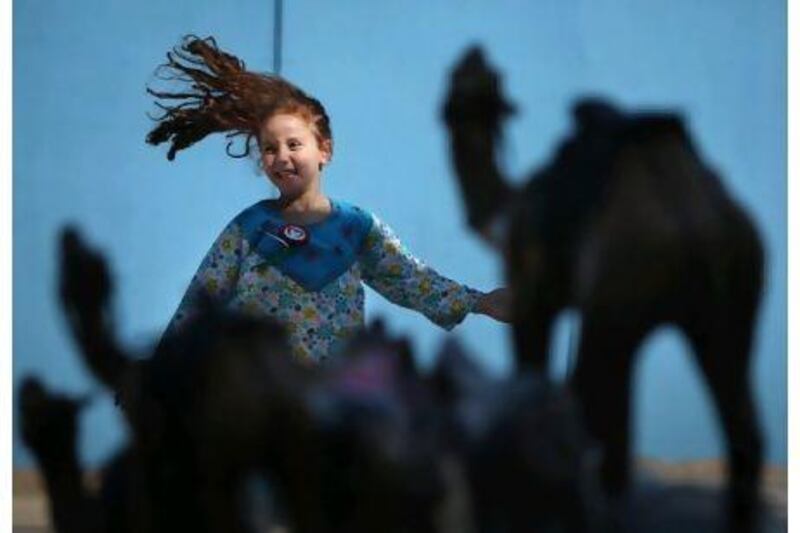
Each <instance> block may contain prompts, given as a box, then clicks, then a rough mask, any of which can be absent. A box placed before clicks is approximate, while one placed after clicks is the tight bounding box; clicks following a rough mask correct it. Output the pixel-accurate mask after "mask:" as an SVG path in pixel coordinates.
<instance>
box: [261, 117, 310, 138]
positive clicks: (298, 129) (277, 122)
mask: <svg viewBox="0 0 800 533" xmlns="http://www.w3.org/2000/svg"><path fill="white" fill-rule="evenodd" d="M313 134H314V130H313V129H312V128H311V125H310V124H309V123H308V121H306V119H304V118H303V117H301V116H298V115H293V114H288V113H278V114H276V115H272V116H271V117H269V118H268V119H266V120H265V121H264V123H263V124H262V126H261V135H262V136H264V137H285V136H290V135H294V136H296V135H313Z"/></svg>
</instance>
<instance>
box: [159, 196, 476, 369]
mask: <svg viewBox="0 0 800 533" xmlns="http://www.w3.org/2000/svg"><path fill="white" fill-rule="evenodd" d="M331 205H332V211H331V214H330V215H329V216H328V217H327V218H326V219H325V220H323V221H322V222H319V223H317V224H311V225H307V226H304V227H302V230H300V231H301V232H306V231H307V233H308V234H309V237H310V241H311V243H313V246H298V247H294V246H288V245H286V243H285V242H283V243H282V244H283V245H284V246H280V245H278V244H275V242H276V241H282V240H285V239H282V238H280V231H279V230H283V229H285V227H286V225H285V224H284V225H282V226H281V224H282V222H283V221H282V218H281V215H280V211H279V210H278V209H277V207H276V206H275V205H274V203H273V202H271V201H268V200H267V201H261V202H258V203H256V204H255V205H253V206H251V207H249V208H248V209H245V210H244V211H242V213H240V214H239V215H237V216H236V217H235V218H234V219H233V220H232V221H231V222H230V223H229V224H228V225H227V226H226V227H225V229H224V230H223V231H222V233H221V234H220V236H219V237H218V238H217V240H216V241H215V242H214V244H213V245H212V246H211V249H210V250H209V252H208V254H207V255H206V256H205V258H204V259H203V261H202V263H201V264H200V267H199V269H198V270H197V273H196V274H195V275H194V277H193V278H192V281H191V284H190V285H189V288H188V289H187V291H186V294H185V295H184V297H183V300H182V301H181V303H180V305H179V307H178V310H177V311H176V312H175V316H174V317H173V318H172V321H171V322H170V324H169V326H168V327H167V334H171V333H173V332H174V331H176V330H178V329H180V327H181V326H182V325H184V324H185V323H186V322H187V321H188V320H190V319H191V317H192V315H193V314H194V313H196V312H197V310H198V308H199V303H198V302H199V301H200V297H201V296H202V295H203V293H205V295H208V296H211V298H212V299H213V300H214V301H216V302H219V303H222V304H224V305H226V306H228V308H230V309H234V310H238V311H241V312H244V313H247V314H252V315H255V316H260V317H265V316H266V317H271V318H274V319H276V320H277V321H278V322H280V323H282V324H283V325H284V326H285V327H286V328H287V330H288V332H289V340H290V343H291V345H292V349H293V351H294V353H295V355H296V356H297V357H298V358H300V359H301V360H306V361H321V360H325V359H326V358H328V357H330V356H331V355H335V354H336V353H337V351H338V350H339V349H340V348H341V346H342V345H343V343H344V342H345V341H346V340H347V339H349V338H350V337H351V336H352V335H353V334H354V333H355V332H356V331H358V330H359V329H360V328H362V327H363V326H364V288H363V286H362V281H363V282H365V283H366V284H367V285H369V286H370V287H372V288H373V289H375V290H376V291H377V292H378V293H380V294H381V295H383V296H384V297H385V298H387V299H388V300H389V301H391V302H394V303H396V304H398V305H401V306H403V307H407V308H409V309H414V310H416V311H419V312H420V313H422V314H424V315H425V316H426V317H428V319H430V320H431V321H432V322H434V323H435V324H437V325H439V326H441V327H443V328H445V329H448V330H449V329H451V328H453V327H454V326H455V325H457V324H458V323H460V322H461V321H462V320H463V319H464V317H465V316H466V315H467V313H469V312H470V311H472V310H473V309H474V307H475V304H476V302H477V300H478V299H479V298H480V297H481V296H482V294H483V293H481V292H480V291H477V290H475V289H471V288H469V287H466V286H464V285H461V284H460V283H457V282H455V281H453V280H450V279H448V278H446V277H444V276H442V275H440V274H438V273H437V272H436V271H435V270H433V269H432V268H430V267H428V266H426V265H425V264H423V263H422V262H421V261H419V260H418V259H416V258H415V257H414V256H412V255H411V254H410V253H409V252H408V250H406V249H405V248H404V247H403V245H402V244H401V243H400V241H399V240H398V238H397V237H396V236H395V235H394V233H393V232H392V230H391V229H390V228H389V227H388V226H387V225H386V224H385V223H384V222H382V221H381V220H379V219H378V218H377V217H375V216H374V215H373V214H370V213H366V212H365V211H362V210H360V209H359V208H357V207H354V206H351V205H349V204H346V203H344V202H339V201H332V202H331ZM254 217H255V218H254ZM254 220H256V223H254V222H253V221H254ZM270 224H271V225H272V226H270ZM292 227H293V228H296V226H292ZM265 228H266V229H265ZM270 228H272V229H270ZM276 228H277V229H276ZM262 230H264V231H262ZM264 234H266V235H267V236H266V237H265V236H264ZM254 235H258V236H257V237H254ZM276 236H277V237H278V238H276ZM265 246H266V249H265ZM348 250H349V252H348Z"/></svg>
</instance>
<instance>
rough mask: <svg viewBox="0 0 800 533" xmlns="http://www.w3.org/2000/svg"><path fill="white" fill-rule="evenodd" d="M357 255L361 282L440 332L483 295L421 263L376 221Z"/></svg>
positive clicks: (458, 321) (462, 316) (386, 227)
mask: <svg viewBox="0 0 800 533" xmlns="http://www.w3.org/2000/svg"><path fill="white" fill-rule="evenodd" d="M373 218H374V223H373V225H372V229H371V230H370V232H369V234H368V235H367V238H366V240H365V243H364V247H363V249H362V251H361V257H360V264H361V269H362V277H363V280H364V281H365V282H366V283H367V285H369V286H370V287H372V288H373V289H375V290H376V291H378V292H379V293H380V294H381V295H382V296H383V297H385V298H386V299H388V300H389V301H391V302H393V303H396V304H397V305H401V306H403V307H407V308H409V309H413V310H416V311H419V312H420V313H422V314H423V315H425V316H426V317H428V319H430V320H431V321H432V322H433V323H435V324H437V325H439V326H441V327H442V328H444V329H447V330H449V329H452V328H453V327H454V326H456V325H457V324H459V323H460V322H461V321H462V320H464V317H465V316H466V315H467V313H469V312H471V311H472V310H473V309H474V307H475V304H476V302H477V301H478V299H479V298H480V297H481V296H482V294H483V293H481V292H480V291H477V290H475V289H472V288H469V287H467V286H465V285H462V284H460V283H458V282H456V281H453V280H451V279H448V278H446V277H444V276H442V275H441V274H439V273H438V272H436V271H435V270H434V269H432V268H430V267H429V266H427V265H425V264H424V263H422V262H421V261H420V260H419V259H417V258H416V257H414V256H413V255H411V253H410V252H409V251H408V250H407V249H406V248H405V247H404V246H403V245H402V244H401V243H400V240H399V239H398V238H397V236H395V234H394V233H393V232H392V230H391V229H390V228H389V227H388V226H387V225H386V224H385V223H384V222H382V221H381V220H379V219H378V218H377V217H374V216H373Z"/></svg>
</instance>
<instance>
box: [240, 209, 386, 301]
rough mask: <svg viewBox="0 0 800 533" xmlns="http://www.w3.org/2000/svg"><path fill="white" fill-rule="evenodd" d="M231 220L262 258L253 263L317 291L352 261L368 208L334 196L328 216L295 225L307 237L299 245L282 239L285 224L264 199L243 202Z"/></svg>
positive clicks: (366, 230)
mask: <svg viewBox="0 0 800 533" xmlns="http://www.w3.org/2000/svg"><path fill="white" fill-rule="evenodd" d="M236 221H237V222H238V224H239V225H240V227H241V228H242V230H243V232H244V236H245V239H247V241H248V243H249V244H250V250H251V251H254V252H255V253H257V254H258V255H260V256H261V258H262V259H263V261H262V262H261V263H259V265H258V266H264V265H270V266H273V267H275V268H277V269H278V270H280V271H281V272H282V273H283V274H285V275H286V276H289V277H290V278H292V279H293V280H294V281H295V282H297V283H298V284H299V285H300V286H302V287H303V288H304V289H306V290H308V291H319V290H321V289H322V288H323V287H325V286H326V285H327V284H328V283H330V282H331V281H333V280H335V279H336V278H338V277H339V276H341V275H342V274H344V273H345V272H346V271H347V270H348V269H349V268H350V266H351V265H352V264H353V263H354V262H355V261H356V259H357V257H358V254H359V252H360V251H361V247H362V246H363V244H364V240H365V239H366V237H367V234H368V233H369V231H370V229H372V217H371V216H370V215H369V213H367V212H365V211H364V210H362V209H360V208H358V207H356V206H353V205H350V204H347V203H345V202H338V201H333V200H331V213H330V215H328V217H327V218H325V219H324V220H322V221H320V222H316V223H314V224H307V225H305V226H300V228H302V229H304V230H305V231H306V233H307V237H308V238H307V241H306V242H304V243H302V244H293V243H291V242H290V241H287V239H286V238H285V236H284V233H285V232H284V231H282V230H284V229H285V228H286V226H287V223H286V221H285V220H284V219H283V216H281V213H280V210H279V209H278V208H277V206H275V205H274V203H273V202H271V201H269V200H262V201H260V202H258V203H256V204H254V205H252V206H250V207H248V208H247V209H245V210H244V211H242V212H241V213H240V214H239V215H238V216H237V217H236ZM289 233H290V234H291V233H292V232H291V231H290V232H289Z"/></svg>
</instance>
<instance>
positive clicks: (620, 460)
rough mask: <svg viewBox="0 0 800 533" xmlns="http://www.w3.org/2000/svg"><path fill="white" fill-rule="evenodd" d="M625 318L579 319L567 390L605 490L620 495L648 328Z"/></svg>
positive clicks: (603, 315)
mask: <svg viewBox="0 0 800 533" xmlns="http://www.w3.org/2000/svg"><path fill="white" fill-rule="evenodd" d="M626 316H631V314H630V313H625V314H623V313H618V312H609V311H607V310H604V311H602V312H596V313H588V314H586V315H585V316H584V319H583V327H582V331H581V340H580V346H579V349H578V359H577V363H576V366H575V372H574V374H573V375H572V378H571V386H572V388H573V390H574V391H575V393H576V395H577V397H578V399H579V401H580V404H581V406H582V409H583V415H584V420H585V422H586V426H587V429H588V431H589V433H590V434H591V435H592V436H593V437H594V438H595V439H597V440H598V441H599V444H600V447H601V450H602V453H603V456H602V462H601V470H600V475H601V479H602V482H603V485H604V487H605V489H606V491H607V492H608V493H609V494H610V495H612V496H615V497H616V496H622V495H623V493H624V491H625V489H626V488H627V486H628V482H629V478H630V442H631V423H630V396H631V371H632V361H633V355H634V352H635V350H636V348H637V346H638V345H639V343H640V342H641V340H642V338H643V337H644V334H645V333H646V331H647V328H645V327H643V326H642V325H641V324H633V323H626Z"/></svg>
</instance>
